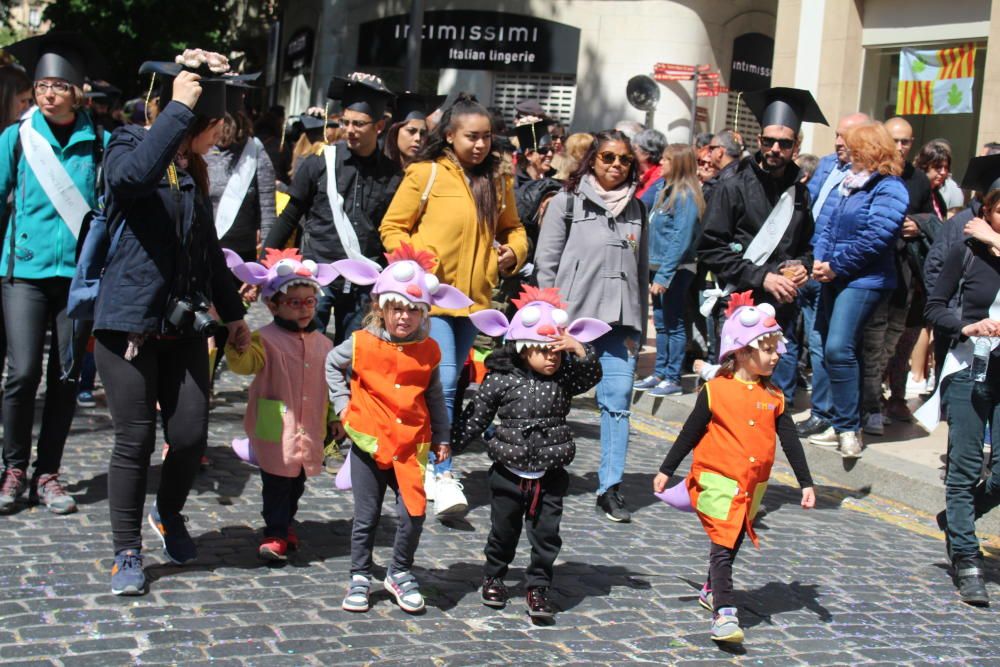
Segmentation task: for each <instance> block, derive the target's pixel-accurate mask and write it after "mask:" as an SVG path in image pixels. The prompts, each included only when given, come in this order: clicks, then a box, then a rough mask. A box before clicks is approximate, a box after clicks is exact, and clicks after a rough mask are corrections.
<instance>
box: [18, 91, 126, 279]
mask: <svg viewBox="0 0 1000 667" xmlns="http://www.w3.org/2000/svg"><path fill="white" fill-rule="evenodd" d="M23 122H30V123H31V126H32V127H33V128H35V130H37V131H38V132H39V133H40V134H41V135H42V137H44V138H45V140H46V141H48V142H49V143H50V144H51V145H52V150H53V151H54V152H55V154H56V157H57V158H58V159H59V161H60V162H62V163H63V165H65V167H66V171H67V173H68V174H69V175H70V178H72V179H73V182H74V183H75V184H76V187H77V189H79V190H80V194H81V195H83V198H84V199H85V200H86V201H87V203H88V204H90V206H91V208H96V207H97V197H96V194H95V191H94V181H95V179H96V177H97V168H96V165H95V164H94V141H95V139H96V134H95V132H94V130H95V128H94V124H93V121H92V120H91V119H90V116H89V115H88V114H87V113H86V112H83V111H78V112H77V114H76V124H75V125H74V127H73V134H72V135H71V136H70V138H69V141H67V142H66V146H65V147H62V146H60V145H59V142H58V141H57V140H56V138H55V136H54V135H53V134H52V130H51V129H49V124H48V123H47V122H46V120H45V117H44V116H43V115H42V112H41V111H37V112H35V113H34V114H32V116H31V118H30V120H27V121H23ZM19 128H20V123H15V124H13V125H11V126H10V127H8V128H7V129H6V130H4V131H3V134H0V217H3V216H6V215H7V207H8V195H11V194H13V201H14V216H13V220H12V221H11V223H12V224H8V225H7V232H6V235H5V236H4V240H3V249H2V255H0V277H5V276H6V275H7V265H8V261H9V255H10V241H11V234H15V235H16V237H15V240H14V251H15V260H14V277H15V278H26V279H42V278H72V277H73V273H74V271H75V270H76V239H75V238H73V233H72V232H70V230H69V227H67V226H66V223H65V222H63V220H62V218H61V217H59V214H58V213H57V212H56V209H55V207H54V206H52V204H51V203H50V202H49V199H48V197H46V196H45V191H44V190H42V186H41V184H40V183H39V182H38V179H37V178H35V174H34V173H33V172H32V170H31V167H29V166H28V163H27V160H25V158H24V149H23V147H22V149H21V150H20V158H19V161H18V163H17V164H16V165H15V164H14V153H15V150H14V147H15V146H16V145H17V140H18V130H19ZM108 137H109V135H108V133H107V132H105V133H104V143H105V144H107V141H108Z"/></svg>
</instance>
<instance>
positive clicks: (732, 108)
mask: <svg viewBox="0 0 1000 667" xmlns="http://www.w3.org/2000/svg"><path fill="white" fill-rule="evenodd" d="M727 97H728V98H729V99H728V101H727V102H726V125H725V127H724V128H722V129H728V130H736V131H737V132H739V133H740V135H741V136H742V137H743V143H744V147H745V148H746V149H747V150H748V151H750V152H751V153H756V152H757V135H759V134H760V125H759V124H758V123H757V119H756V118H754V115H753V112H751V111H750V108H749V107H747V105H746V102H744V101H743V100H742V99H739V98H740V94H739V93H729V95H727ZM737 107H738V111H739V114H737Z"/></svg>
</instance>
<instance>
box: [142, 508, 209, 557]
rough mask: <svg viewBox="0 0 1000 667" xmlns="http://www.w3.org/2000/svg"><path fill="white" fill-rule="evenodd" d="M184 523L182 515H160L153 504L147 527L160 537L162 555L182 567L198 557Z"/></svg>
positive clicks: (196, 549)
mask: <svg viewBox="0 0 1000 667" xmlns="http://www.w3.org/2000/svg"><path fill="white" fill-rule="evenodd" d="M185 521H186V519H185V518H184V515H182V514H180V513H177V514H174V515H161V514H160V510H159V508H158V507H157V506H156V503H153V509H152V510H150V512H149V525H150V526H152V527H153V530H155V531H156V534H157V535H159V536H160V541H161V542H163V553H165V554H166V555H167V558H169V559H170V560H171V561H172V562H174V563H176V564H177V565H183V564H184V563H187V562H188V561H192V560H194V559H195V558H197V557H198V548H197V547H195V545H194V540H192V539H191V535H190V534H189V533H188V530H187V526H185V525H184V523H185Z"/></svg>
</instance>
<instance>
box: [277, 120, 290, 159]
mask: <svg viewBox="0 0 1000 667" xmlns="http://www.w3.org/2000/svg"><path fill="white" fill-rule="evenodd" d="M287 129H288V120H287V119H286V120H285V122H284V123H282V124H281V141H279V142H278V152H279V153H280V152H282V151H284V150H285V131H286V130H287Z"/></svg>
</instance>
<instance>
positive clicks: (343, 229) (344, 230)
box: [323, 145, 382, 290]
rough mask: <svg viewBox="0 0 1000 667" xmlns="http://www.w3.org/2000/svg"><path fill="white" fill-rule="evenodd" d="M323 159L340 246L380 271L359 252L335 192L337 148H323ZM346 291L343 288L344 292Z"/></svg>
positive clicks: (342, 205)
mask: <svg viewBox="0 0 1000 667" xmlns="http://www.w3.org/2000/svg"><path fill="white" fill-rule="evenodd" d="M323 158H324V159H325V160H326V197H327V199H329V200H330V210H331V211H332V212H333V226H334V227H336V228H337V236H339V237H340V244H341V245H342V246H343V247H344V252H345V253H347V256H348V257H349V258H351V259H356V260H358V261H362V262H368V263H369V264H371V265H372V266H373V267H375V269H376V270H378V271H381V270H382V267H381V266H379V265H378V263H377V262H373V261H372V260H370V259H368V258H367V257H365V256H364V254H362V252H361V242H360V241H358V233H357V232H355V231H354V225H353V224H351V221H350V219H349V218H348V217H347V212H346V211H344V198H343V197H341V196H340V192H339V191H338V190H337V147H336V146H335V145H334V146H324V147H323ZM346 289H348V288H347V287H345V290H346Z"/></svg>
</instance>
